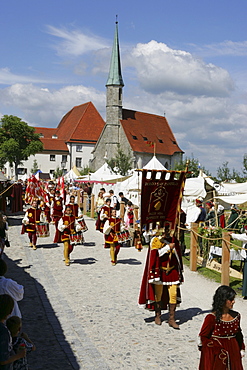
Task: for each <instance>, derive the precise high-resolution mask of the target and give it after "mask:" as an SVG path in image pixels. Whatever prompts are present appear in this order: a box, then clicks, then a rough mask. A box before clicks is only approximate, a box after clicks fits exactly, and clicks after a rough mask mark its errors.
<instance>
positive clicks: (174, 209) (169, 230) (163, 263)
mask: <svg viewBox="0 0 247 370" xmlns="http://www.w3.org/2000/svg"><path fill="white" fill-rule="evenodd" d="M157 172H158V171H155V170H152V172H151V177H149V178H148V176H147V170H144V171H143V173H142V199H141V223H142V226H143V225H145V227H146V229H147V232H149V231H148V230H149V228H150V227H151V228H154V227H155V234H154V237H153V238H152V239H151V242H150V248H149V250H148V253H147V259H146V266H145V269H144V273H143V278H142V283H141V289H140V294H139V304H141V305H144V306H145V308H147V309H149V310H154V311H155V324H157V325H161V323H162V322H161V310H162V309H167V306H168V307H169V321H168V324H169V326H171V327H172V328H174V329H179V326H178V324H177V323H176V321H175V310H176V306H177V304H178V303H180V302H181V295H180V288H179V286H180V284H181V283H182V282H183V275H182V271H183V264H182V255H181V249H180V245H179V242H178V240H177V239H176V237H175V234H176V229H177V225H178V221H179V212H180V204H181V199H182V192H183V188H184V182H185V176H186V172H176V171H160V172H161V176H157ZM152 233H153V231H150V234H152Z"/></svg>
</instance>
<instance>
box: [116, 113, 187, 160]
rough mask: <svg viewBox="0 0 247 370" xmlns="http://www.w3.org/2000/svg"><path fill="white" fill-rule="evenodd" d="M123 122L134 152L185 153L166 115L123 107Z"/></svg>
mask: <svg viewBox="0 0 247 370" xmlns="http://www.w3.org/2000/svg"><path fill="white" fill-rule="evenodd" d="M122 113H123V119H122V120H121V124H122V127H123V130H124V132H125V135H126V136H127V139H128V141H129V143H130V146H131V148H132V150H133V151H134V152H140V153H143V152H144V153H153V152H154V148H153V145H152V143H155V153H156V154H163V155H173V154H174V153H175V152H179V153H183V151H182V150H181V149H180V148H179V146H178V144H177V142H176V139H175V137H174V135H173V133H172V130H171V128H170V126H169V124H168V122H167V120H166V118H165V117H162V116H157V115H155V114H150V113H143V112H137V111H134V110H129V109H123V110H122Z"/></svg>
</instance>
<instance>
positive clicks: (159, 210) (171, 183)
mask: <svg viewBox="0 0 247 370" xmlns="http://www.w3.org/2000/svg"><path fill="white" fill-rule="evenodd" d="M186 174H187V172H186V171H181V172H178V171H156V170H142V192H141V225H142V227H143V226H144V225H145V226H146V229H149V228H152V229H153V228H156V227H157V223H158V225H159V227H163V226H164V225H165V224H166V223H167V224H169V225H170V229H171V230H173V231H174V230H175V228H176V225H177V223H178V219H179V213H180V205H181V200H182V196H183V189H184V184H185V178H186ZM152 224H153V225H152Z"/></svg>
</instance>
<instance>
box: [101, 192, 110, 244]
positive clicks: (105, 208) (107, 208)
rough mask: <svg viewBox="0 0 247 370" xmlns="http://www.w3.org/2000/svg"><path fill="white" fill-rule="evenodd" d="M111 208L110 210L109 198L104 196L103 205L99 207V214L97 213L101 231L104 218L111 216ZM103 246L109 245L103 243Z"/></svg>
mask: <svg viewBox="0 0 247 370" xmlns="http://www.w3.org/2000/svg"><path fill="white" fill-rule="evenodd" d="M111 210H112V207H111V199H110V198H106V201H105V205H104V206H103V207H102V208H101V211H100V215H99V218H100V227H99V231H100V232H102V233H103V228H104V224H105V222H106V220H107V219H108V218H110V217H111ZM105 248H109V246H108V245H106V244H105Z"/></svg>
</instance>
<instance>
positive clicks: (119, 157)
mask: <svg viewBox="0 0 247 370" xmlns="http://www.w3.org/2000/svg"><path fill="white" fill-rule="evenodd" d="M106 163H107V164H108V166H109V167H110V168H111V170H112V171H113V172H114V173H116V174H120V175H122V176H126V175H127V174H128V171H129V170H131V168H132V157H131V154H130V153H129V154H125V153H124V151H123V150H122V149H121V147H120V145H118V148H117V153H116V156H115V157H113V158H111V159H110V160H108V161H106Z"/></svg>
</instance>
